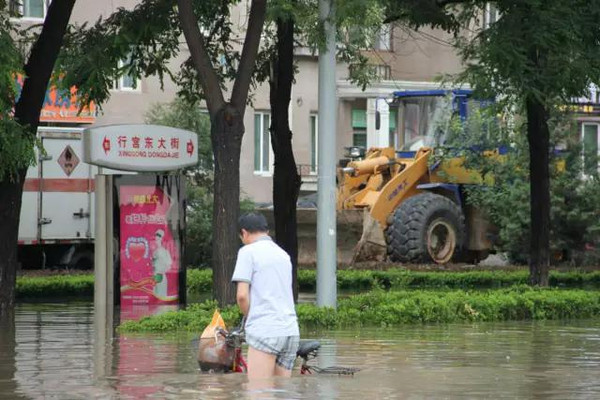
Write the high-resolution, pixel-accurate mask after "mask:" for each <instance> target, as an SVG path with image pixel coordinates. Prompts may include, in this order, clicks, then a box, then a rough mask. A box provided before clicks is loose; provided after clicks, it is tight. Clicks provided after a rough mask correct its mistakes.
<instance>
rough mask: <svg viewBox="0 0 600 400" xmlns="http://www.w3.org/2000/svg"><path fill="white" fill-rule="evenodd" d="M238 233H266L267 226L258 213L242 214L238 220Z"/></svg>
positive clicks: (265, 220) (263, 217)
mask: <svg viewBox="0 0 600 400" xmlns="http://www.w3.org/2000/svg"><path fill="white" fill-rule="evenodd" d="M238 225H239V228H240V231H241V230H242V229H245V230H246V231H248V232H250V233H257V232H267V231H268V230H269V224H267V219H266V218H265V216H264V215H262V214H258V213H248V214H244V215H242V216H241V217H240V219H239V220H238Z"/></svg>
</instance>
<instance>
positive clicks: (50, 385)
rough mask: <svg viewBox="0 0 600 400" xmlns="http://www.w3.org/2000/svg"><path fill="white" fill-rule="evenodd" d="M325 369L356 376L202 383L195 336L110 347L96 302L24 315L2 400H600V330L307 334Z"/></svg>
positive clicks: (23, 310) (4, 357)
mask: <svg viewBox="0 0 600 400" xmlns="http://www.w3.org/2000/svg"><path fill="white" fill-rule="evenodd" d="M303 336H304V338H316V339H320V340H321V342H322V348H321V351H320V355H319V358H318V359H316V360H313V364H314V365H318V366H321V367H327V366H332V365H338V366H346V367H357V368H360V369H361V371H360V372H358V373H356V374H355V375H354V376H353V377H352V376H330V375H312V376H299V375H297V374H295V375H294V376H293V377H292V378H291V379H289V380H276V381H273V382H269V383H268V384H267V385H266V387H263V388H255V387H250V386H248V383H247V381H246V377H245V375H243V374H227V375H221V374H208V375H206V374H201V373H199V371H198V370H197V364H196V361H195V358H194V356H195V355H194V352H193V348H192V346H191V342H192V340H193V336H191V335H184V334H182V335H176V336H168V335H166V336H165V335H139V334H137V335H116V336H115V338H114V339H112V340H110V341H109V342H108V343H101V342H99V341H98V340H97V339H95V338H96V337H97V335H95V334H94V325H93V306H92V304H91V303H68V304H65V303H62V304H19V305H18V306H17V310H16V316H15V324H14V327H10V326H2V327H0V398H2V399H86V400H88V399H113V398H115V399H117V398H118V399H120V398H123V399H145V398H148V399H247V398H260V399H265V398H276V399H367V398H368V399H430V398H435V399H439V398H443V399H459V398H460V399H463V398H492V399H498V398H528V399H532V398H533V399H553V398H556V399H565V398H569V399H571V398H579V399H598V398H600V320H585V321H569V322H567V321H565V322H510V323H496V324H488V323H478V324H451V325H426V326H405V327H401V328H395V329H373V328H369V329H356V330H344V331H339V332H305V333H304V334H303Z"/></svg>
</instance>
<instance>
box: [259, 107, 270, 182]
mask: <svg viewBox="0 0 600 400" xmlns="http://www.w3.org/2000/svg"><path fill="white" fill-rule="evenodd" d="M270 126H271V114H270V113H268V112H256V113H254V172H257V173H263V174H270V173H271V164H272V162H271V160H272V159H273V155H272V152H271V132H270V131H269V128H270Z"/></svg>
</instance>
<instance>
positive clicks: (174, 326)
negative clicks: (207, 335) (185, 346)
mask: <svg viewBox="0 0 600 400" xmlns="http://www.w3.org/2000/svg"><path fill="white" fill-rule="evenodd" d="M218 308H219V306H218V304H217V302H216V301H214V300H209V301H206V302H204V303H199V304H192V305H190V306H189V307H187V309H186V310H183V311H170V312H166V313H163V314H160V315H156V316H152V317H145V318H142V319H140V320H139V321H127V322H125V323H123V324H121V325H120V326H119V331H121V332H169V331H181V330H186V331H189V332H196V333H198V335H199V334H200V333H202V331H203V330H204V328H205V327H206V325H208V324H209V323H210V321H211V319H212V316H213V313H214V311H215V310H216V309H218ZM220 311H221V316H222V317H223V320H224V321H225V324H226V326H227V327H231V326H234V325H235V324H237V323H239V321H240V320H241V318H242V316H241V313H240V312H239V309H238V308H237V307H233V306H232V307H226V308H224V309H222V310H220Z"/></svg>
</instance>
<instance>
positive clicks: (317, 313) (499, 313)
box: [119, 285, 600, 334]
mask: <svg viewBox="0 0 600 400" xmlns="http://www.w3.org/2000/svg"><path fill="white" fill-rule="evenodd" d="M215 308H217V305H216V303H215V302H205V303H202V304H198V305H193V306H190V307H188V309H187V310H185V311H178V312H170V313H165V314H161V315H158V316H154V317H147V318H143V319H141V320H140V321H130V322H126V323H124V324H122V325H121V326H120V327H119V329H120V331H122V332H167V331H181V330H186V331H189V332H197V333H198V334H200V333H201V332H202V330H203V329H204V327H205V326H206V325H207V324H208V323H209V322H210V318H211V316H212V313H213V311H214V309H215ZM236 310H237V307H230V308H226V309H224V310H223V318H224V319H225V322H226V324H227V325H228V326H233V325H235V324H237V323H238V322H239V320H240V318H241V315H240V314H239V312H238V311H236ZM296 312H297V315H298V321H299V324H300V327H301V329H308V328H310V329H333V328H343V327H358V326H380V327H392V326H399V325H403V324H421V323H452V322H471V321H506V320H530V319H534V320H546V319H568V318H592V317H596V316H597V315H598V313H599V312H600V292H597V291H583V290H560V289H532V288H529V287H527V286H525V285H521V286H515V287H511V288H508V289H500V290H490V291H482V292H481V291H480V292H468V291H462V290H455V291H448V292H440V291H425V290H417V291H399V292H383V291H381V290H374V291H372V292H369V293H365V294H360V295H356V296H352V297H349V298H345V299H340V300H339V302H338V307H337V310H334V309H331V308H326V307H323V308H320V307H316V306H315V305H312V304H299V305H298V306H297V307H296Z"/></svg>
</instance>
